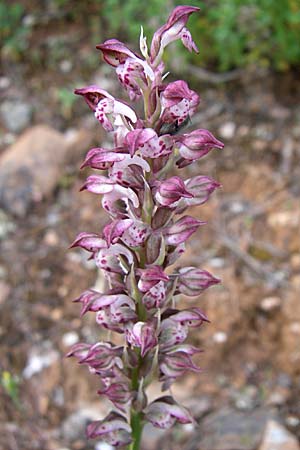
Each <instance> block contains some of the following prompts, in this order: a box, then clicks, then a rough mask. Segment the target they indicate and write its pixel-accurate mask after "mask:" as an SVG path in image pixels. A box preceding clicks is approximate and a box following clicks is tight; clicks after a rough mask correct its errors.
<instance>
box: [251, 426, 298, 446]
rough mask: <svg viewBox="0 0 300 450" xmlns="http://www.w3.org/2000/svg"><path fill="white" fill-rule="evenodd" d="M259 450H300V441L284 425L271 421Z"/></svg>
mask: <svg viewBox="0 0 300 450" xmlns="http://www.w3.org/2000/svg"><path fill="white" fill-rule="evenodd" d="M259 450H300V447H299V443H298V440H297V439H296V437H295V436H293V435H292V434H291V433H290V432H289V431H288V430H286V429H285V428H284V427H283V426H282V425H280V424H279V423H277V422H275V421H274V420H269V421H268V423H267V425H266V429H265V433H264V437H263V440H262V443H261V445H260V447H259Z"/></svg>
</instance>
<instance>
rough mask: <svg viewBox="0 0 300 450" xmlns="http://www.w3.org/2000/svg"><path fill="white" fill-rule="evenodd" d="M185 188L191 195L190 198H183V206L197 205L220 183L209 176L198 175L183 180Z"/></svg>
mask: <svg viewBox="0 0 300 450" xmlns="http://www.w3.org/2000/svg"><path fill="white" fill-rule="evenodd" d="M184 184H185V187H186V189H187V190H188V191H189V192H190V193H191V194H192V195H193V197H191V198H185V199H184V200H183V203H184V205H185V206H198V205H202V204H203V203H205V202H207V200H208V199H209V197H210V195H211V194H212V193H213V192H214V191H215V190H216V189H217V188H219V187H220V186H221V185H220V183H218V182H217V181H215V180H213V179H212V178H210V177H206V176H201V175H198V176H196V177H193V178H190V179H188V180H186V181H185V183H184Z"/></svg>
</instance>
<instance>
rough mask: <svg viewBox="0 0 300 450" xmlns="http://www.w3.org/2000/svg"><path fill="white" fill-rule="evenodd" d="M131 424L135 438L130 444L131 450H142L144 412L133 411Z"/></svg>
mask: <svg viewBox="0 0 300 450" xmlns="http://www.w3.org/2000/svg"><path fill="white" fill-rule="evenodd" d="M130 425H131V428H132V438H133V442H132V444H131V446H130V450H140V445H141V439H142V433H143V426H144V424H143V420H142V413H140V412H135V411H132V412H131V422H130Z"/></svg>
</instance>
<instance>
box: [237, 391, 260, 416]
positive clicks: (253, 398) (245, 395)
mask: <svg viewBox="0 0 300 450" xmlns="http://www.w3.org/2000/svg"><path fill="white" fill-rule="evenodd" d="M257 394H258V392H257V388H256V386H254V385H249V386H246V387H245V389H244V390H243V391H242V392H237V393H236V394H235V395H234V397H235V407H236V408H237V409H239V410H240V411H249V410H251V409H254V408H255V406H256V404H257Z"/></svg>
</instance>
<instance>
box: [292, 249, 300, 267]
mask: <svg viewBox="0 0 300 450" xmlns="http://www.w3.org/2000/svg"><path fill="white" fill-rule="evenodd" d="M291 266H292V268H293V269H294V270H299V269H300V253H295V254H294V255H292V257H291Z"/></svg>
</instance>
